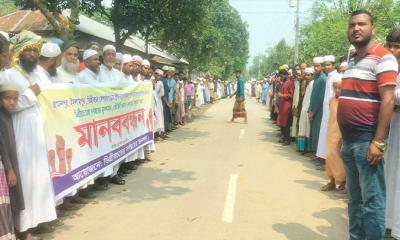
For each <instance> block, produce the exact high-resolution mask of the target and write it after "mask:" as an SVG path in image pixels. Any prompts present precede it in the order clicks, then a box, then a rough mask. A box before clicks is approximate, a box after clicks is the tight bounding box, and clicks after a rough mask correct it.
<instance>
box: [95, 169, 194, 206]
mask: <svg viewBox="0 0 400 240" xmlns="http://www.w3.org/2000/svg"><path fill="white" fill-rule="evenodd" d="M126 180H127V182H126V184H125V185H124V186H121V187H120V186H113V188H117V189H118V190H117V191H112V192H106V193H105V194H102V196H101V200H102V201H107V200H114V201H115V199H119V201H120V202H121V203H120V204H127V203H138V202H141V201H152V200H159V199H163V198H168V197H170V196H176V195H183V194H185V193H188V192H189V191H190V189H188V188H184V187H180V186H179V183H181V182H182V181H194V180H196V178H195V177H194V172H189V171H182V170H178V169H175V170H169V171H167V170H163V169H159V168H148V167H145V166H144V167H141V168H140V169H139V170H138V171H136V172H134V173H132V174H131V176H129V177H128V178H126Z"/></svg>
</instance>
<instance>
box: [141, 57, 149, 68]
mask: <svg viewBox="0 0 400 240" xmlns="http://www.w3.org/2000/svg"><path fill="white" fill-rule="evenodd" d="M142 65H144V66H148V67H150V62H149V60H147V59H144V60H143V62H142Z"/></svg>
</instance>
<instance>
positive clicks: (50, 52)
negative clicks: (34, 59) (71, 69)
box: [40, 42, 61, 58]
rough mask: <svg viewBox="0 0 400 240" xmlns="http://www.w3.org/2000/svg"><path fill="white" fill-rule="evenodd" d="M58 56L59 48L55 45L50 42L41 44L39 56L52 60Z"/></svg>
mask: <svg viewBox="0 0 400 240" xmlns="http://www.w3.org/2000/svg"><path fill="white" fill-rule="evenodd" d="M60 54H61V49H60V47H59V46H58V45H57V44H55V43H51V42H47V43H45V44H43V46H42V49H41V50H40V55H41V56H43V57H48V58H54V57H57V56H60Z"/></svg>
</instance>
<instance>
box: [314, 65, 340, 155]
mask: <svg viewBox="0 0 400 240" xmlns="http://www.w3.org/2000/svg"><path fill="white" fill-rule="evenodd" d="M337 74H339V73H338V72H337V71H336V70H334V71H333V72H330V73H329V74H328V78H327V79H326V85H325V96H324V103H323V106H322V120H321V128H320V130H319V138H318V147H317V153H316V155H317V157H320V158H323V159H326V154H327V150H326V146H327V142H326V132H327V131H326V129H328V121H329V101H330V99H331V98H332V97H334V96H335V92H334V90H333V79H334V77H335V76H336V75H337Z"/></svg>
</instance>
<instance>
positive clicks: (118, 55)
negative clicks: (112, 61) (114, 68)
mask: <svg viewBox="0 0 400 240" xmlns="http://www.w3.org/2000/svg"><path fill="white" fill-rule="evenodd" d="M116 56H117V59H118V60H121V61H122V60H123V57H124V54H122V53H120V52H117V55H116Z"/></svg>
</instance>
